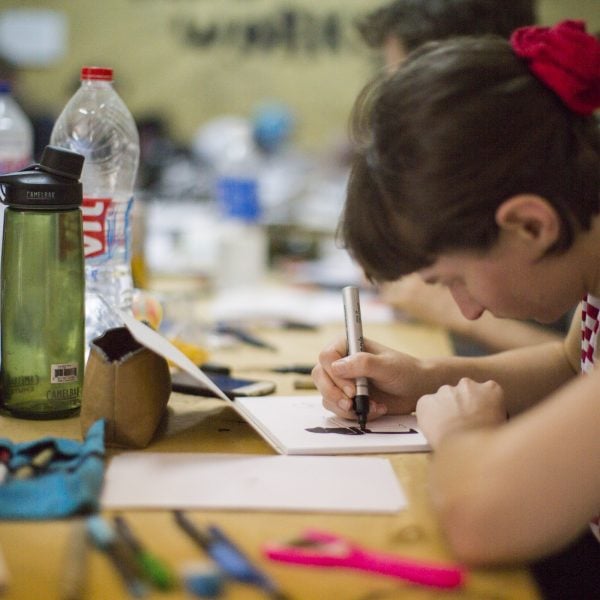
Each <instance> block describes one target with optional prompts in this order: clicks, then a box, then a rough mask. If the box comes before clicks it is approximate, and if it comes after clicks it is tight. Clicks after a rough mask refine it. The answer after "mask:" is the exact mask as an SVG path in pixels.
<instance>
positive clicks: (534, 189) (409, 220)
mask: <svg viewBox="0 0 600 600" xmlns="http://www.w3.org/2000/svg"><path fill="white" fill-rule="evenodd" d="M598 64H599V69H600V63H598ZM597 75H598V82H597V85H598V86H600V72H598V74H597ZM353 128H354V137H355V140H356V141H357V146H358V148H357V149H358V154H357V157H356V159H355V163H354V165H353V169H352V174H351V178H350V182H349V186H348V194H347V200H346V207H345V212H344V216H343V219H342V222H341V229H340V232H341V234H342V236H343V238H344V241H345V243H346V246H347V247H348V248H349V250H350V252H351V253H352V254H353V255H354V257H355V258H356V259H357V260H358V262H359V263H360V264H361V265H362V266H363V267H364V269H365V271H366V272H367V274H369V276H371V277H372V278H374V279H376V280H394V279H397V278H398V277H400V276H402V275H404V274H406V273H408V272H411V271H415V270H418V269H420V268H423V267H425V266H426V265H428V264H431V263H432V262H433V261H434V260H435V259H436V258H437V257H438V256H440V254H443V253H445V252H449V251H460V250H466V251H475V252H479V251H485V250H488V249H489V248H490V247H491V246H492V245H493V244H494V242H495V240H496V239H497V236H498V226H497V224H496V211H497V209H498V207H499V206H500V205H501V204H502V203H503V202H504V201H505V200H507V199H508V198H510V197H512V196H515V195H518V194H524V193H527V194H534V195H537V196H540V197H542V198H544V199H545V200H546V201H547V202H549V203H550V204H551V205H552V206H553V207H554V209H555V210H556V211H557V213H558V215H559V217H560V220H561V228H562V231H561V234H560V238H559V240H558V242H557V243H556V245H555V247H554V248H553V250H554V251H556V252H560V251H563V250H565V249H567V248H568V247H570V245H571V244H572V241H573V238H574V235H575V234H576V232H577V230H579V229H583V230H586V229H589V227H590V224H591V220H592V218H593V217H594V215H595V214H597V212H598V210H599V205H600V133H599V128H598V123H597V121H596V120H595V119H594V117H593V116H591V115H588V116H583V115H580V114H576V113H575V112H574V111H573V110H571V109H570V108H569V107H568V106H566V105H565V104H564V103H563V100H561V98H559V97H558V95H557V94H556V93H555V92H553V91H552V90H550V89H549V88H548V87H547V86H546V85H545V84H544V83H542V82H541V81H540V80H539V79H538V78H537V77H536V76H534V75H532V73H531V71H530V68H529V66H528V64H527V62H526V61H525V60H524V59H522V58H520V57H518V56H517V55H516V54H515V51H514V50H513V49H512V48H511V46H510V44H509V43H508V42H507V41H504V40H502V39H500V38H496V37H488V38H480V39H476V38H472V39H470V38H463V39H455V40H449V41H446V42H441V43H431V44H427V45H426V46H424V47H422V48H421V49H419V50H417V51H416V52H414V53H413V54H412V55H411V56H410V57H409V59H408V60H407V61H406V63H405V64H404V65H402V67H401V68H400V70H399V71H398V72H397V73H396V74H394V75H393V76H391V77H386V78H383V77H382V78H380V79H379V80H378V81H377V82H375V83H373V84H371V85H370V86H368V87H367V88H366V89H365V90H364V91H363V93H362V95H361V97H360V98H359V100H358V101H357V104H356V106H355V110H354V115H353Z"/></svg>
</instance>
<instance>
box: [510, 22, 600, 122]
mask: <svg viewBox="0 0 600 600" xmlns="http://www.w3.org/2000/svg"><path fill="white" fill-rule="evenodd" d="M510 44H511V46H512V48H513V50H514V51H515V53H516V54H517V56H520V57H521V58H524V59H525V60H527V62H528V63H529V69H530V70H531V72H532V73H533V74H534V75H535V76H536V77H537V78H538V79H539V80H540V81H542V82H543V83H544V84H545V85H547V86H548V87H549V88H550V89H551V90H553V91H554V92H555V93H556V94H557V95H558V96H559V97H560V98H561V100H562V101H563V102H564V103H565V104H566V105H567V106H568V107H569V108H570V109H571V110H572V111H573V112H576V113H578V114H580V115H586V116H587V115H591V114H592V113H593V112H594V111H595V110H596V109H597V108H600V40H598V39H597V38H595V37H594V36H592V35H589V34H588V33H586V29H585V23H584V22H583V21H562V22H561V23H558V24H557V25H555V26H554V27H535V26H534V27H521V28H519V29H517V30H516V31H514V32H513V34H512V36H511V38H510Z"/></svg>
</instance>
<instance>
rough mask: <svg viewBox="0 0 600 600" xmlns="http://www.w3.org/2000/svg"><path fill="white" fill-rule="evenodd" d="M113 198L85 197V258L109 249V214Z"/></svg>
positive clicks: (83, 213)
mask: <svg viewBox="0 0 600 600" xmlns="http://www.w3.org/2000/svg"><path fill="white" fill-rule="evenodd" d="M111 204H112V199H111V198H84V199H83V204H82V206H81V213H82V216H83V251H84V255H85V258H92V257H94V256H101V255H103V254H106V252H107V251H108V250H109V247H108V244H109V236H108V233H109V220H108V215H109V211H110V207H111Z"/></svg>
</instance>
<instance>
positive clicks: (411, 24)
mask: <svg viewBox="0 0 600 600" xmlns="http://www.w3.org/2000/svg"><path fill="white" fill-rule="evenodd" d="M535 22H536V1H535V0H513V1H511V2H506V1H505V0H395V1H393V2H388V3H387V4H384V5H383V6H380V7H378V8H376V9H375V10H373V11H370V12H369V13H367V14H366V15H365V16H363V17H361V18H359V19H358V20H357V22H356V27H357V30H358V32H359V33H360V35H361V37H362V39H363V41H364V42H365V43H366V44H367V46H369V47H371V48H373V49H375V50H377V51H379V52H381V55H382V57H383V60H384V63H385V66H386V68H387V70H388V71H389V72H390V73H392V72H393V71H394V70H395V69H397V68H398V66H399V65H401V64H402V62H403V61H404V59H405V58H406V56H407V54H408V52H410V51H412V50H415V49H416V48H418V47H419V46H421V45H422V44H424V43H425V42H429V41H434V40H441V39H447V38H451V37H456V36H464V35H483V34H497V35H501V36H502V37H505V38H507V39H508V37H509V36H510V34H511V33H512V31H513V30H515V29H517V28H518V27H521V26H524V25H531V24H533V23H535ZM381 296H382V298H383V300H385V301H386V302H387V303H388V304H390V305H391V306H393V307H394V308H396V309H398V310H399V311H400V312H401V313H403V314H405V315H408V316H410V317H412V318H414V319H417V320H419V321H423V322H425V323H429V324H433V325H437V326H441V327H444V328H445V329H447V330H448V331H450V332H451V333H452V334H454V335H453V342H454V345H455V348H456V351H457V352H458V353H461V354H465V353H480V354H481V353H487V352H489V351H500V350H506V349H510V348H515V347H521V346H528V345H531V344H536V343H541V342H546V341H552V340H556V339H559V338H560V337H561V336H563V335H564V333H566V330H567V328H568V323H569V318H568V315H566V316H561V318H560V319H558V320H557V322H556V323H554V324H553V325H552V326H551V327H548V326H542V325H540V324H536V323H531V322H529V323H525V322H522V321H517V320H514V319H502V320H499V319H497V318H495V317H494V316H493V315H491V314H490V313H489V312H486V313H485V314H484V315H482V316H481V318H480V319H478V320H477V321H473V322H472V321H469V320H468V319H465V318H464V317H463V316H462V315H461V313H460V311H459V310H458V307H456V306H455V304H454V301H453V300H452V297H451V295H450V294H449V293H448V292H447V291H446V290H444V289H443V288H442V287H441V286H433V285H427V284H425V283H424V282H423V281H422V280H421V279H420V278H419V277H417V276H406V277H403V278H402V279H400V280H399V281H396V282H390V283H386V284H384V285H382V287H381ZM473 342H475V344H473Z"/></svg>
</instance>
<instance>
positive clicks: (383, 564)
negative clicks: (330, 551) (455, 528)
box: [348, 547, 465, 588]
mask: <svg viewBox="0 0 600 600" xmlns="http://www.w3.org/2000/svg"><path fill="white" fill-rule="evenodd" d="M348 563H349V564H348V566H353V567H354V568H356V569H361V570H364V571H371V572H374V573H381V574H382V575H388V576H390V577H398V578H400V579H405V580H406V581H411V582H412V583H419V584H421V585H428V586H432V587H437V588H455V587H458V586H460V585H461V584H462V583H463V581H464V575H465V574H464V570H463V569H462V568H461V567H459V566H456V565H443V564H440V563H434V562H431V561H424V560H416V559H409V558H402V557H399V556H395V555H391V554H383V553H376V552H371V551H366V550H362V549H360V548H356V547H354V548H353V551H352V553H351V554H350V556H349V557H348Z"/></svg>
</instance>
